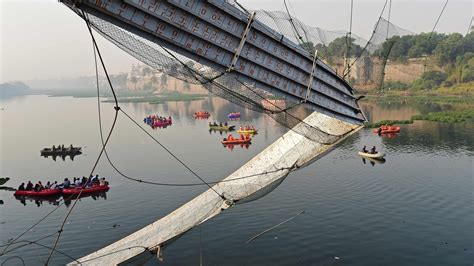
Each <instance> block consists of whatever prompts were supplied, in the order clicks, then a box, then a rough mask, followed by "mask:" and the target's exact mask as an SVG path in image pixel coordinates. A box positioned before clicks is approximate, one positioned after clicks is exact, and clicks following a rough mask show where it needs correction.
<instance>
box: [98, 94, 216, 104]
mask: <svg viewBox="0 0 474 266" xmlns="http://www.w3.org/2000/svg"><path fill="white" fill-rule="evenodd" d="M206 97H208V95H207V94H183V93H168V94H158V95H149V96H143V97H127V98H121V97H120V98H119V102H122V103H150V104H161V103H165V102H188V101H197V100H202V99H204V98H206ZM113 101H114V100H113V99H107V100H105V101H104V102H113Z"/></svg>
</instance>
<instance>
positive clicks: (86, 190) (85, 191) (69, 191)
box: [63, 185, 109, 195]
mask: <svg viewBox="0 0 474 266" xmlns="http://www.w3.org/2000/svg"><path fill="white" fill-rule="evenodd" d="M81 190H82V194H90V193H97V192H106V191H108V190H109V186H108V185H103V186H92V187H86V188H82V187H75V188H65V189H63V195H78V194H79V193H81Z"/></svg>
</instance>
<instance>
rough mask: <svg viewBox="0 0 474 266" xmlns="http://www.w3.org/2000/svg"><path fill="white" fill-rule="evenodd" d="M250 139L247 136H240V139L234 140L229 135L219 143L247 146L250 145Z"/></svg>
mask: <svg viewBox="0 0 474 266" xmlns="http://www.w3.org/2000/svg"><path fill="white" fill-rule="evenodd" d="M251 141H252V139H251V138H250V137H249V136H243V135H240V138H234V137H233V136H232V135H231V134H229V136H227V138H224V139H223V140H222V141H221V142H222V144H224V145H227V144H247V143H250V142H251Z"/></svg>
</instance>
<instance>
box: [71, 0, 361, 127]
mask: <svg viewBox="0 0 474 266" xmlns="http://www.w3.org/2000/svg"><path fill="white" fill-rule="evenodd" d="M62 2H63V3H64V4H66V5H67V6H69V7H71V8H72V9H73V10H75V11H76V12H78V14H80V13H79V12H85V13H87V14H90V15H93V16H95V17H98V18H100V19H102V20H104V21H107V22H109V23H111V24H113V25H115V26H118V27H120V28H122V29H124V30H126V31H128V32H132V33H133V34H136V35H138V36H140V37H142V38H145V39H147V40H149V41H151V42H153V43H158V44H159V45H161V46H162V47H165V48H167V49H169V50H172V51H173V52H176V53H179V54H181V55H183V56H185V57H187V58H190V59H192V60H194V61H196V62H199V63H200V64H202V65H205V66H208V67H210V68H212V69H214V70H218V71H221V72H223V73H232V74H233V75H236V78H237V79H238V80H239V81H242V82H245V83H246V84H253V85H255V86H256V87H258V88H261V89H263V90H266V91H268V92H270V93H272V94H275V95H278V96H280V97H283V98H285V99H289V100H293V101H297V102H302V103H303V104H304V105H306V106H307V107H309V108H311V109H312V110H314V111H317V112H320V113H323V114H326V115H329V116H331V117H335V118H338V119H341V120H344V121H347V122H350V123H354V124H361V123H362V122H363V121H364V117H363V115H362V114H361V111H360V108H359V107H358V104H357V101H356V99H355V97H354V94H353V89H352V88H351V86H350V85H349V84H348V83H347V82H346V81H345V80H343V79H342V78H341V77H339V76H338V75H337V74H336V73H335V72H334V71H333V70H332V69H330V68H329V67H328V66H327V65H325V64H324V63H323V62H322V61H321V60H320V59H318V58H317V54H316V55H311V54H309V52H307V51H306V50H304V49H302V48H301V47H299V46H298V45H297V44H295V43H293V42H292V41H290V40H289V39H288V38H286V37H285V36H283V35H282V34H280V33H278V32H276V31H274V30H272V29H271V28H269V27H267V26H266V25H265V24H263V23H261V22H260V21H258V20H257V19H256V17H255V13H246V12H244V11H242V10H240V9H238V8H237V7H235V6H233V5H231V4H229V3H227V2H226V1H224V0H208V1H204V0H168V1H163V0H62Z"/></svg>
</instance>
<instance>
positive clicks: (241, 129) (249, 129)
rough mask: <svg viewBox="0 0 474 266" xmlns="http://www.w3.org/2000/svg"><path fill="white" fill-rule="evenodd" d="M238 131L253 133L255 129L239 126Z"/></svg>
mask: <svg viewBox="0 0 474 266" xmlns="http://www.w3.org/2000/svg"><path fill="white" fill-rule="evenodd" d="M239 130H240V131H255V127H254V126H240V127H239Z"/></svg>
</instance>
